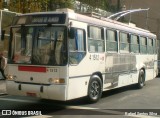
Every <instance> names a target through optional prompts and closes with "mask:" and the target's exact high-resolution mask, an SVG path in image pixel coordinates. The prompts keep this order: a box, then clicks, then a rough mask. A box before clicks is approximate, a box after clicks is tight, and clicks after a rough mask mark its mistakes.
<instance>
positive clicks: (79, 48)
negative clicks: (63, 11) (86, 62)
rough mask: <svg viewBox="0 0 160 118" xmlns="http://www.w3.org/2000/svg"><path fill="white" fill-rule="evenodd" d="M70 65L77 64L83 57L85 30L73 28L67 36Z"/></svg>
mask: <svg viewBox="0 0 160 118" xmlns="http://www.w3.org/2000/svg"><path fill="white" fill-rule="evenodd" d="M69 51H70V55H69V60H70V64H79V63H80V61H81V60H82V59H83V58H84V56H85V54H86V53H85V51H86V47H85V30H83V29H77V28H74V29H72V31H71V30H70V36H69Z"/></svg>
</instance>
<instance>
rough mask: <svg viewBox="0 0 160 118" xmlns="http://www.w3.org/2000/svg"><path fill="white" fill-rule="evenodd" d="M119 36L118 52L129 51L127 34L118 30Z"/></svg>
mask: <svg viewBox="0 0 160 118" xmlns="http://www.w3.org/2000/svg"><path fill="white" fill-rule="evenodd" d="M119 37H120V52H122V53H129V42H128V41H129V40H128V34H127V33H123V32H120V33H119Z"/></svg>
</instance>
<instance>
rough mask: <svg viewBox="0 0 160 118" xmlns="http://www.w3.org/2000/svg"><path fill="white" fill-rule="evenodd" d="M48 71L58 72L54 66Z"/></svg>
mask: <svg viewBox="0 0 160 118" xmlns="http://www.w3.org/2000/svg"><path fill="white" fill-rule="evenodd" d="M49 72H55V73H56V72H58V70H57V69H56V68H50V69H49Z"/></svg>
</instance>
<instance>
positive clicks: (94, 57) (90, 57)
mask: <svg viewBox="0 0 160 118" xmlns="http://www.w3.org/2000/svg"><path fill="white" fill-rule="evenodd" d="M89 59H90V60H95V61H96V60H99V55H98V54H93V55H90V56H89Z"/></svg>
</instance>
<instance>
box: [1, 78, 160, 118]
mask: <svg viewBox="0 0 160 118" xmlns="http://www.w3.org/2000/svg"><path fill="white" fill-rule="evenodd" d="M159 91H160V78H155V79H153V80H151V81H148V82H146V86H144V88H143V89H136V88H135V86H133V85H132V86H127V87H123V88H119V89H115V90H110V91H106V92H104V93H103V96H102V98H101V100H100V101H99V102H97V103H95V104H88V103H87V102H86V101H85V99H84V98H80V99H76V100H72V101H68V102H60V101H52V100H41V99H37V98H31V97H27V98H26V97H19V96H10V95H3V96H0V109H1V110H9V111H11V112H12V113H13V114H14V115H13V114H12V115H13V116H15V115H16V113H18V111H20V112H21V113H22V112H23V113H24V116H25V114H27V115H28V114H29V115H30V116H29V117H31V116H32V117H33V115H35V114H31V112H32V111H36V113H37V114H36V115H38V116H39V115H41V114H42V115H43V117H53V118H55V117H58V118H63V117H65V118H70V117H71V116H73V115H74V116H75V115H76V117H77V118H78V117H79V118H81V117H86V118H88V117H92V118H94V117H95V118H96V117H97V116H99V117H104V118H106V117H111V118H113V117H117V118H119V117H122V118H123V117H145V118H147V117H148V118H151V117H153V118H159V117H160V92H159ZM28 111H29V113H28ZM30 111H31V112H30ZM1 112H6V111H1ZM1 116H2V114H1ZM13 116H12V117H13ZM2 117H3V116H2ZM25 117H27V116H25ZM39 117H40V118H41V117H42V116H39ZM36 118H37V117H36Z"/></svg>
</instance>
